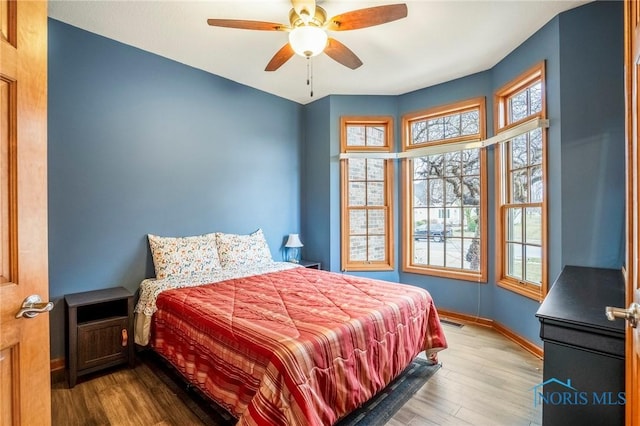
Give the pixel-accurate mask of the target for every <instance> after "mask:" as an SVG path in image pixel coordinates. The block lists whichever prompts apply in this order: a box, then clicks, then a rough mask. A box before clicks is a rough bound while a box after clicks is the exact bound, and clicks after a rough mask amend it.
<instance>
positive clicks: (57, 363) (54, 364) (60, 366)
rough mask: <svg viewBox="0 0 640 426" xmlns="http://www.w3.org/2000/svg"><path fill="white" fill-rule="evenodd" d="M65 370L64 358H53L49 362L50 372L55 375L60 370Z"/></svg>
mask: <svg viewBox="0 0 640 426" xmlns="http://www.w3.org/2000/svg"><path fill="white" fill-rule="evenodd" d="M64 369H65V359H64V358H55V359H52V360H51V372H52V373H57V372H58V371H60V370H64Z"/></svg>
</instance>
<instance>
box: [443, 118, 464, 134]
mask: <svg viewBox="0 0 640 426" xmlns="http://www.w3.org/2000/svg"><path fill="white" fill-rule="evenodd" d="M458 136H460V115H459V114H456V115H450V116H448V117H444V138H445V139H451V138H455V137H458Z"/></svg>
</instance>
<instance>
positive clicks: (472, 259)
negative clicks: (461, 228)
mask: <svg viewBox="0 0 640 426" xmlns="http://www.w3.org/2000/svg"><path fill="white" fill-rule="evenodd" d="M464 244H465V245H464V253H465V258H464V260H465V261H464V264H463V268H465V269H471V270H472V271H479V270H480V255H481V253H480V240H479V239H477V238H474V239H473V240H464Z"/></svg>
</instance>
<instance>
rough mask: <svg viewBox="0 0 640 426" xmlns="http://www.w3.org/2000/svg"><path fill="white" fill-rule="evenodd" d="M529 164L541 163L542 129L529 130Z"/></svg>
mask: <svg viewBox="0 0 640 426" xmlns="http://www.w3.org/2000/svg"><path fill="white" fill-rule="evenodd" d="M529 164H530V165H535V164H542V129H535V130H532V131H530V132H529Z"/></svg>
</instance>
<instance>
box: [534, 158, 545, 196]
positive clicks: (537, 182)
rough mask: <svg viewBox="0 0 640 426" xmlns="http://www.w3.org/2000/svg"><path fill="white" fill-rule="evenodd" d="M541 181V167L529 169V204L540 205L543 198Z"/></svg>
mask: <svg viewBox="0 0 640 426" xmlns="http://www.w3.org/2000/svg"><path fill="white" fill-rule="evenodd" d="M543 182H544V181H543V179H542V167H541V166H535V167H532V168H531V202H532V203H541V202H542V198H543V197H544V184H543Z"/></svg>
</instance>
